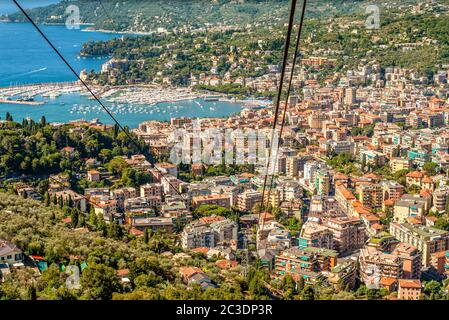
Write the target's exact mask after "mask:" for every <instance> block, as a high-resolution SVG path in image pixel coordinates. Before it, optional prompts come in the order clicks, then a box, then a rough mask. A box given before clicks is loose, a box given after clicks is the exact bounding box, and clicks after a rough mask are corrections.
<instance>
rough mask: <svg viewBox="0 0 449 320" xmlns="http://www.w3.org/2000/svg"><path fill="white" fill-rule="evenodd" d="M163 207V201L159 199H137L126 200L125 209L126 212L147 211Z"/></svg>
mask: <svg viewBox="0 0 449 320" xmlns="http://www.w3.org/2000/svg"><path fill="white" fill-rule="evenodd" d="M160 205H161V200H160V198H158V197H149V198H144V197H135V198H129V199H126V200H125V204H124V208H125V211H133V210H145V209H152V208H155V207H159V206H160Z"/></svg>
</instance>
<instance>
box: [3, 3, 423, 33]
mask: <svg viewBox="0 0 449 320" xmlns="http://www.w3.org/2000/svg"><path fill="white" fill-rule="evenodd" d="M417 1H418V0H401V1H400V3H401V4H403V3H408V2H417ZM376 2H378V3H379V4H380V3H381V1H374V0H369V1H368V0H314V1H309V5H308V8H307V17H317V16H320V17H330V16H335V15H342V14H348V13H364V12H365V8H366V7H367V6H368V5H370V4H373V3H376ZM289 3H290V1H289V0H193V1H181V0H172V1H166V0H146V1H141V0H128V1H119V0H102V1H99V0H78V1H61V3H58V4H53V5H49V6H46V7H42V8H34V9H30V10H28V12H29V14H30V15H31V17H32V18H33V19H34V21H36V22H39V23H64V22H65V21H66V19H67V16H68V15H67V14H66V13H65V11H66V8H67V7H68V6H69V5H76V6H78V7H79V8H80V15H81V22H82V23H93V24H94V28H95V29H97V30H100V29H103V30H115V31H131V32H150V31H156V30H158V29H161V28H164V29H168V30H172V29H173V28H188V29H189V28H198V27H202V26H207V25H210V24H212V25H216V24H221V25H223V24H224V25H246V24H258V23H263V24H265V25H266V24H271V25H276V24H280V23H282V24H283V23H285V21H286V19H287V16H288V12H289ZM300 5H301V1H298V6H300ZM298 16H299V14H298ZM2 19H3V20H5V19H8V20H9V21H12V22H24V21H25V20H26V19H25V17H24V15H23V14H21V13H15V14H11V15H9V16H8V17H5V16H4V17H2Z"/></svg>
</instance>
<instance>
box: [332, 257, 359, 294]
mask: <svg viewBox="0 0 449 320" xmlns="http://www.w3.org/2000/svg"><path fill="white" fill-rule="evenodd" d="M327 278H328V280H329V283H330V284H332V285H333V286H334V288H335V289H337V290H345V289H346V288H349V289H351V290H353V289H354V287H355V284H356V278H357V269H356V264H355V261H353V260H346V261H344V262H343V263H339V264H338V265H337V266H335V267H333V268H332V269H331V271H330V273H329V275H328V277H327Z"/></svg>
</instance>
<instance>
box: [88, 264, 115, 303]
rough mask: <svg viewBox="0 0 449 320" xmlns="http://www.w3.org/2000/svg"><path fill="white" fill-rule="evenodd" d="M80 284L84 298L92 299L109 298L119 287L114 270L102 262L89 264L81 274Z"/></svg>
mask: <svg viewBox="0 0 449 320" xmlns="http://www.w3.org/2000/svg"><path fill="white" fill-rule="evenodd" d="M80 284H81V287H82V289H83V291H84V295H85V296H86V298H88V299H92V300H110V299H111V298H112V294H113V293H114V292H120V289H121V286H120V281H119V279H118V277H117V275H116V273H115V270H114V269H112V268H111V267H108V266H105V265H104V264H90V265H89V267H88V268H86V269H85V270H84V271H83V273H82V274H81V278H80Z"/></svg>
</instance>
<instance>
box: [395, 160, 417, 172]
mask: <svg viewBox="0 0 449 320" xmlns="http://www.w3.org/2000/svg"><path fill="white" fill-rule="evenodd" d="M411 165H412V162H411V161H410V159H402V158H392V159H390V169H391V172H392V173H395V172H398V171H400V170H408V169H410V167H411Z"/></svg>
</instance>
